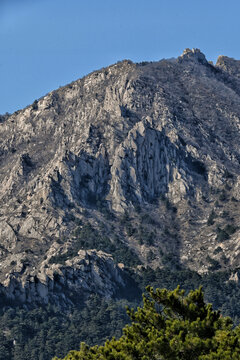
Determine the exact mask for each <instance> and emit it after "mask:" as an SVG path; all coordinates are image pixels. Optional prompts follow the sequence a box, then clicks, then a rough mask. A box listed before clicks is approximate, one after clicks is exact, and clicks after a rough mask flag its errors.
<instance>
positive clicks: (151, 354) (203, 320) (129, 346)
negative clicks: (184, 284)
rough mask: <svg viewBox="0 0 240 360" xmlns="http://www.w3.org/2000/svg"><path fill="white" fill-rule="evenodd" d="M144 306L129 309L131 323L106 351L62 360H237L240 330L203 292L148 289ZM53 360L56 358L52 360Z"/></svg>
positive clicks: (91, 351) (83, 349)
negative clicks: (217, 309) (186, 292)
mask: <svg viewBox="0 0 240 360" xmlns="http://www.w3.org/2000/svg"><path fill="white" fill-rule="evenodd" d="M147 292H148V294H147V295H143V306H142V307H139V308H138V309H137V311H134V309H127V312H128V315H129V316H130V318H131V321H132V324H131V325H127V326H126V327H125V328H124V329H123V335H122V337H121V338H120V339H119V340H116V339H115V338H113V339H111V340H108V341H107V342H106V343H105V345H104V346H94V347H89V346H87V345H86V344H85V343H82V344H81V348H80V351H71V352H70V353H69V354H68V355H67V356H66V357H65V359H64V360H90V359H91V360H93V359H100V360H102V359H105V360H139V359H142V360H149V359H151V360H180V359H183V360H195V359H199V360H230V359H231V360H239V359H240V328H239V327H238V328H236V329H233V327H232V320H231V319H230V318H228V317H222V316H221V314H220V312H219V311H214V310H213V309H212V305H211V304H206V303H205V302H204V294H203V291H202V288H201V287H200V288H199V289H197V290H195V291H190V292H189V294H188V295H186V296H185V292H184V290H181V289H180V287H177V288H176V289H175V290H173V291H170V290H166V289H156V290H154V289H153V288H152V287H150V286H149V287H147ZM56 359H57V358H55V360H56Z"/></svg>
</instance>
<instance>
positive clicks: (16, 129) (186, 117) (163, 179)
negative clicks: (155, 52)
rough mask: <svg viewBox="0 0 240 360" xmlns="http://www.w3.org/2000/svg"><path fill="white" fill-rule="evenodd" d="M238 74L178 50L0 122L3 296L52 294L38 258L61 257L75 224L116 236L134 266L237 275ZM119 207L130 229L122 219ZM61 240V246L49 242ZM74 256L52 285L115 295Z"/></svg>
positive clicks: (101, 271)
mask: <svg viewBox="0 0 240 360" xmlns="http://www.w3.org/2000/svg"><path fill="white" fill-rule="evenodd" d="M239 77H240V61H237V60H234V59H230V58H227V57H225V56H221V57H219V59H218V61H217V64H216V66H213V65H212V64H210V63H208V61H207V60H206V58H205V56H204V55H203V54H202V53H201V52H200V51H199V50H198V49H194V50H190V49H186V50H185V51H184V53H183V55H182V56H180V57H179V58H178V59H176V60H172V59H171V60H161V61H159V62H155V63H146V64H145V63H144V64H134V63H132V62H130V61H123V62H121V63H118V64H116V65H113V66H110V67H109V68H106V69H102V70H100V71H96V72H94V73H92V74H90V75H88V76H86V77H84V78H83V79H80V80H77V81H75V82H73V83H72V84H70V85H67V86H65V87H63V88H60V89H58V90H56V91H53V92H51V93H49V94H47V95H46V96H44V97H43V98H41V99H39V100H38V101H37V102H35V103H34V105H32V106H29V107H27V108H26V109H24V110H20V111H18V112H16V113H14V114H12V115H11V116H9V117H8V116H7V117H4V116H2V117H1V118H0V135H1V136H0V166H1V172H0V180H1V184H2V186H1V189H0V202H1V208H0V240H1V243H0V244H1V247H0V256H1V260H0V261H1V272H0V282H1V283H2V285H3V286H5V288H3V291H4V292H6V293H7V294H8V295H9V296H11V297H15V298H19V299H22V300H24V301H25V300H26V301H28V299H29V301H33V299H34V298H36V297H39V298H40V299H42V301H43V302H46V301H48V299H49V296H50V297H52V296H55V295H54V291H53V289H54V287H55V282H54V279H53V275H49V274H48V271H50V272H53V271H54V269H55V268H54V267H52V265H51V270H45V268H44V266H45V265H46V264H47V263H46V261H48V260H46V259H48V255H46V254H48V253H49V251H50V249H52V246H53V244H56V246H55V248H54V249H55V250H54V251H55V253H56V254H57V253H58V252H59V251H63V252H64V251H65V250H66V249H67V247H68V246H69V244H72V243H74V236H72V233H73V231H74V229H75V228H76V226H77V225H76V224H77V223H78V222H81V224H84V223H85V222H86V221H88V222H90V223H91V225H92V226H93V227H94V228H96V229H101V228H102V227H103V224H104V226H105V230H104V231H107V232H108V236H109V238H110V241H112V243H113V245H114V242H115V243H116V241H117V240H116V239H115V237H114V236H115V235H114V234H118V235H121V240H118V241H120V242H121V241H122V243H123V244H124V245H125V246H128V247H129V248H131V249H132V250H133V251H134V252H135V253H136V256H138V257H139V259H140V261H141V262H142V264H143V265H144V264H146V263H148V264H150V265H151V266H155V267H156V266H163V265H164V261H163V259H162V255H161V256H160V255H159V251H160V254H165V255H166V254H169V253H170V254H171V255H172V256H173V259H174V262H177V263H178V264H180V265H181V266H187V267H190V268H193V269H195V270H197V271H208V270H209V267H210V266H211V263H210V264H209V259H210V260H211V261H215V264H216V262H217V263H218V266H217V268H224V267H229V266H231V267H233V268H234V267H237V266H238V265H239V264H238V263H239V256H240V247H239V242H238V240H239V231H238V228H237V226H238V219H239V201H240V190H239V189H240V187H239V183H240V165H239V163H240V151H239V128H240V79H239ZM86 209H87V212H86ZM102 209H105V211H107V212H108V214H111V213H112V217H110V218H106V216H105V217H104V216H103V214H102ZM137 209H138V210H137ZM140 210H141V214H142V218H143V219H144V214H145V213H147V214H148V216H150V217H152V219H153V221H152V223H150V224H148V225H146V226H145V225H144V226H145V228H144V229H145V230H148V231H150V227H151V228H152V229H153V230H154V232H155V233H154V238H153V239H152V240H151V244H149V246H147V245H146V244H144V241H142V239H141V241H140V243H139V242H138V241H137V236H135V234H136V233H137V231H138V227H139V222H140V220H139V211H140ZM126 211H127V212H128V214H130V220H128V221H129V223H130V224H131V226H132V227H133V228H134V227H135V230H136V231H135V230H134V231H135V233H134V231H133V232H131V231H129V227H128V230H126V226H125V225H126V224H125V225H124V224H123V223H122V222H121V221H119V219H121V217H122V216H123V214H124V213H126ZM81 226H82V225H81ZM81 226H80V227H81ZM227 226H230V227H231V229H230V228H229V227H228V228H227ZM145 230H144V231H145ZM169 230H170V231H169ZM224 233H225V235H224ZM141 236H142V235H141V234H140V235H139V234H138V239H139V237H141ZM224 236H225V237H224ZM63 238H64V246H66V249H65V250H64V248H63V249H62V250H61V246H60V245H59V244H58V243H57V242H55V241H56V240H57V241H58V240H59V239H60V240H63ZM86 240H87V239H86ZM86 248H88V247H87V246H86ZM217 249H218V250H217ZM102 250H103V251H104V250H105V249H104V248H103V249H102ZM66 251H67V250H66ZM82 251H83V253H82V252H81V251H80V253H79V254H78V256H77V257H71V256H70V257H69V258H68V259H65V260H64V264H62V265H61V266H60V265H59V266H58V265H56V269H57V271H58V272H61V274H60V279H61V281H60V284H61V282H63V283H67V284H68V286H70V287H71V286H73V287H74V286H75V287H76V289H78V288H79V287H81V289H83V291H85V290H86V289H88V291H97V292H100V293H102V294H104V295H105V296H112V295H113V293H114V291H115V290H114V289H115V285H114V284H115V282H116V283H118V282H119V283H121V284H122V280H121V275H120V273H119V271H120V270H118V268H117V267H114V266H115V265H114V264H113V263H111V261H112V260H111V261H110V258H109V257H108V255H105V254H103V253H102V252H100V253H99V252H92V253H91V256H92V257H93V258H94V260H93V261H95V262H96V263H97V261H98V260H97V259H99V261H100V263H102V264H103V263H104V262H105V263H106V266H105V265H103V266H100V267H99V268H98V270H97V271H95V270H94V271H93V272H91V271H92V270H91V271H90V275H89V273H88V271H86V272H84V271H85V270H84V271H83V272H82V270H79V269H80V268H81V266H82V265H81V264H82V263H81V261H82V259H83V258H84V256H87V255H86V253H85V252H84V250H82ZM149 251H151V254H152V255H151V259H150V257H149V256H148V254H149ZM83 254H85V255H83ZM207 255H208V256H207ZM15 259H18V260H17V262H16V260H15ZM21 261H22V264H24V263H25V267H21V266H20V265H19V267H18V264H20V263H21ZM84 261H85V260H84ZM15 262H16V263H17V268H15V265H13V264H15ZM122 262H123V261H122ZM110 263H111V269H112V270H111V271H110V273H111V277H110V278H109V271H108V270H107V269H108V266H110V265H108V264H110ZM104 266H105V267H104ZM46 269H47V268H46ZM51 274H53V273H51ZM83 274H85V275H83ZM97 274H98V275H97ZM114 274H115V275H114ZM71 276H73V277H74V278H76V279H77V280H76V281H74V282H71V281H72V280H71ZM88 276H90V277H88ZM29 279H35V280H34V281H32V280H29ZM36 279H37V280H36ZM69 279H70V280H69ZM88 279H90V280H88ZM116 279H118V280H116ZM73 284H75V285H73ZM107 284H109V285H108V286H107ZM59 286H60V285H59ZM84 289H85V290H84ZM13 294H15V295H13ZM64 301H65V302H66V303H67V301H68V300H64ZM69 301H70V300H69Z"/></svg>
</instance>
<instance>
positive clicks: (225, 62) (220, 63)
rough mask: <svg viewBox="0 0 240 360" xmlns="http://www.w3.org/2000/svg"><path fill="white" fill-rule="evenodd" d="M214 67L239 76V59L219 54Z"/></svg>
mask: <svg viewBox="0 0 240 360" xmlns="http://www.w3.org/2000/svg"><path fill="white" fill-rule="evenodd" d="M216 67H218V68H220V69H222V70H224V71H225V72H227V73H229V74H230V75H233V76H235V77H237V78H240V61H239V60H235V59H233V58H230V57H228V56H223V55H220V56H219V57H218V59H217V62H216Z"/></svg>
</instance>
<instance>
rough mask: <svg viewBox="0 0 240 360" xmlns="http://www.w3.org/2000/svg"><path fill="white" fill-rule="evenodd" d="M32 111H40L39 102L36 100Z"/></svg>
mask: <svg viewBox="0 0 240 360" xmlns="http://www.w3.org/2000/svg"><path fill="white" fill-rule="evenodd" d="M32 109H33V110H38V101H37V100H34V102H33V104H32Z"/></svg>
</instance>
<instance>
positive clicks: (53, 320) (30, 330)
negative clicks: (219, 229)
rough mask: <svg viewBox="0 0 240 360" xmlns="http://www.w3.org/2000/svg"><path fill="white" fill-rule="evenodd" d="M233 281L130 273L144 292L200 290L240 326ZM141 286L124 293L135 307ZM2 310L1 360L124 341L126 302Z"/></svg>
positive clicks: (223, 276)
mask: <svg viewBox="0 0 240 360" xmlns="http://www.w3.org/2000/svg"><path fill="white" fill-rule="evenodd" d="M236 272H237V270H236ZM230 275H231V273H230V272H228V271H226V272H217V273H214V274H211V273H209V274H205V275H199V274H198V273H196V272H194V271H190V270H181V269H178V270H177V271H173V270H171V268H168V269H156V270H153V269H151V268H146V269H145V268H144V269H142V270H141V272H139V273H138V274H136V273H134V272H133V271H132V270H129V271H128V277H129V279H131V278H132V279H134V280H135V281H136V283H137V285H138V286H139V287H140V288H141V289H142V291H144V289H145V287H146V285H147V284H151V285H152V286H154V287H159V286H161V287H165V288H167V289H174V288H175V287H176V286H177V284H181V286H182V287H184V288H185V289H186V292H188V291H190V290H191V289H192V288H193V287H199V286H200V285H201V284H202V285H203V289H204V293H205V300H206V301H207V302H211V303H213V308H214V309H219V310H220V311H221V312H222V314H223V315H224V316H226V315H227V316H231V317H232V319H233V321H234V323H235V324H238V323H239V321H240V307H239V303H240V288H239V285H238V284H237V283H236V282H233V281H229V277H230ZM137 285H136V284H135V283H134V281H132V283H131V284H130V283H129V286H128V288H127V289H126V292H127V293H128V294H124V293H122V294H121V296H126V295H129V292H130V291H131V292H132V299H134V297H135V301H134V303H132V305H134V306H135V303H138V304H139V303H140V301H141V298H140V296H139V291H137V290H134V288H135V287H136V286H137ZM119 296H120V294H119ZM132 301H133V300H132ZM3 306H5V310H4V312H3V311H2V312H1V313H0V350H1V353H0V356H2V359H4V360H10V359H11V360H25V359H28V360H33V359H34V360H35V359H43V360H45V359H47V360H48V359H51V357H53V356H54V355H57V356H60V357H64V356H65V355H66V354H67V352H68V351H69V350H70V349H77V348H78V347H79V343H80V342H81V341H84V342H86V343H88V344H89V345H91V346H92V345H95V344H102V343H103V342H104V341H105V340H106V338H109V337H111V336H113V335H115V336H116V337H119V336H121V329H122V327H123V326H124V324H125V323H126V322H127V317H126V315H125V311H124V309H123V307H124V303H123V302H119V301H117V302H116V301H110V302H109V301H105V300H103V299H100V298H99V297H98V296H91V297H90V298H89V300H87V301H86V302H85V303H84V304H82V305H81V306H82V307H81V308H76V307H75V308H72V309H69V312H63V311H62V310H60V309H58V308H57V307H54V306H48V307H46V308H44V307H39V308H37V309H32V310H25V309H20V308H15V309H14V308H8V310H7V308H6V305H4V302H3V303H2V308H3ZM14 339H15V340H16V341H17V342H16V344H17V345H16V346H13V340H14ZM0 359H1V357H0ZM220 359H221V358H220ZM214 360H215V359H214ZM221 360H222V359H221ZM224 360H225V359H224Z"/></svg>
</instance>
